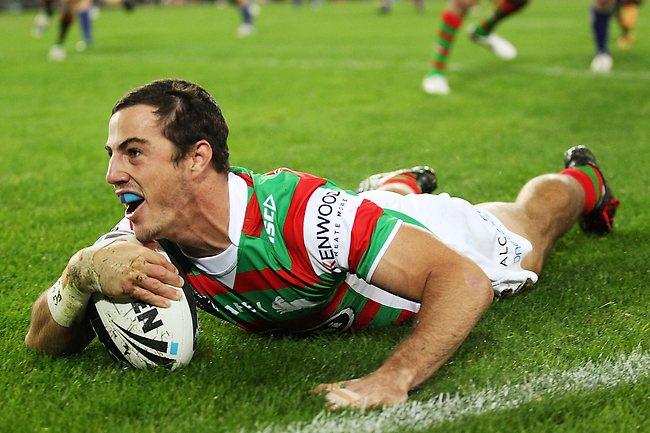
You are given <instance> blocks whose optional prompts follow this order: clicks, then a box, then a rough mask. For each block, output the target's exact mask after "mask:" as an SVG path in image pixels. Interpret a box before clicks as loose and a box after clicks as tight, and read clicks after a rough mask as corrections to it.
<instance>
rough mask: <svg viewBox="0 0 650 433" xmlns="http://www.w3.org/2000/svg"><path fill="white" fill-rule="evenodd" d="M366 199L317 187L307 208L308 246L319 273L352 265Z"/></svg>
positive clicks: (311, 259)
mask: <svg viewBox="0 0 650 433" xmlns="http://www.w3.org/2000/svg"><path fill="white" fill-rule="evenodd" d="M362 201H363V199H362V198H361V197H358V196H356V195H352V194H349V193H347V192H346V191H343V190H333V189H327V188H322V187H321V188H318V189H316V190H315V191H314V192H313V194H312V195H311V197H309V201H308V202H307V206H306V209H305V221H304V225H303V233H304V236H305V248H306V249H307V252H308V254H309V260H310V261H311V265H312V268H313V270H314V272H315V273H316V275H321V274H323V273H328V274H329V273H331V272H333V271H334V270H336V269H338V270H339V271H347V270H348V268H349V262H348V259H349V256H350V242H351V234H352V226H353V225H354V220H355V217H356V214H357V209H358V208H359V206H360V205H361V202H362Z"/></svg>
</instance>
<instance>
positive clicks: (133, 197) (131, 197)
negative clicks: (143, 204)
mask: <svg viewBox="0 0 650 433" xmlns="http://www.w3.org/2000/svg"><path fill="white" fill-rule="evenodd" d="M138 200H142V197H140V196H139V195H137V194H133V193H130V192H127V193H125V194H122V195H121V196H120V203H133V202H134V201H138Z"/></svg>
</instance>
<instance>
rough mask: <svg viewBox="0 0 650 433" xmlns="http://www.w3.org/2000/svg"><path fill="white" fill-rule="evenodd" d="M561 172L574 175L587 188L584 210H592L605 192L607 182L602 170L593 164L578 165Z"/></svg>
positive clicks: (587, 211) (585, 211)
mask: <svg viewBox="0 0 650 433" xmlns="http://www.w3.org/2000/svg"><path fill="white" fill-rule="evenodd" d="M560 174H566V175H568V176H571V177H573V178H574V179H576V180H577V181H578V182H580V185H582V188H583V189H584V190H585V207H584V210H583V212H584V213H589V212H591V211H592V210H593V209H594V207H596V205H598V203H600V200H601V198H602V197H603V195H604V194H605V184H604V182H603V177H602V175H601V174H600V170H598V169H597V168H596V167H594V166H592V165H578V166H575V167H572V168H567V169H564V170H562V171H561V172H560Z"/></svg>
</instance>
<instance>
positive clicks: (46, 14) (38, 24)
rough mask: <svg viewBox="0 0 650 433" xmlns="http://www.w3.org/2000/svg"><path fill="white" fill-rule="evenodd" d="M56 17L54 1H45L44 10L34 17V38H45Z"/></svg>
mask: <svg viewBox="0 0 650 433" xmlns="http://www.w3.org/2000/svg"><path fill="white" fill-rule="evenodd" d="M53 17H54V0H43V10H42V11H41V12H39V13H38V14H37V15H36V17H34V27H33V28H32V36H34V37H35V38H41V37H43V34H44V33H45V31H46V30H47V28H48V27H49V26H50V21H52V18H53Z"/></svg>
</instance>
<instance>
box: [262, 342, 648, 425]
mask: <svg viewBox="0 0 650 433" xmlns="http://www.w3.org/2000/svg"><path fill="white" fill-rule="evenodd" d="M647 376H650V351H648V352H643V351H642V350H641V349H640V348H638V349H636V350H635V351H633V352H632V353H630V354H628V355H620V356H618V357H616V358H613V359H606V360H604V361H602V362H600V363H595V362H592V361H590V362H588V363H587V364H585V365H583V366H581V367H579V368H575V369H572V370H568V371H554V372H551V373H548V374H545V375H542V376H538V377H532V378H530V379H529V380H528V381H526V382H523V383H518V384H507V385H503V386H501V387H498V388H489V389H485V390H478V391H473V390H472V391H471V392H470V393H468V394H466V395H449V394H440V395H438V396H437V397H435V398H434V399H432V400H429V401H425V402H415V401H412V402H407V403H405V404H403V405H401V406H398V407H393V408H388V409H384V410H382V411H367V412H356V413H352V412H338V413H337V412H330V411H325V410H324V411H323V412H321V413H319V414H318V415H317V416H316V417H315V418H314V419H313V420H312V421H311V422H309V423H294V424H290V425H285V426H277V425H271V426H269V427H267V428H265V429H264V430H260V431H259V433H350V432H355V433H364V432H367V433H375V432H399V431H404V430H406V429H408V430H409V431H416V430H423V429H426V428H428V427H431V426H432V425H435V424H439V423H442V422H444V421H450V420H455V419H459V418H462V417H464V416H468V415H481V414H484V413H487V412H492V411H497V410H504V409H514V408H517V407H519V406H521V405H523V404H525V403H529V402H531V401H534V400H536V399H538V398H540V397H543V396H562V395H563V394H566V393H580V392H589V391H593V390H598V389H602V388H610V387H614V386H618V385H623V384H630V383H636V382H638V381H639V380H640V379H642V378H645V377H647Z"/></svg>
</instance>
